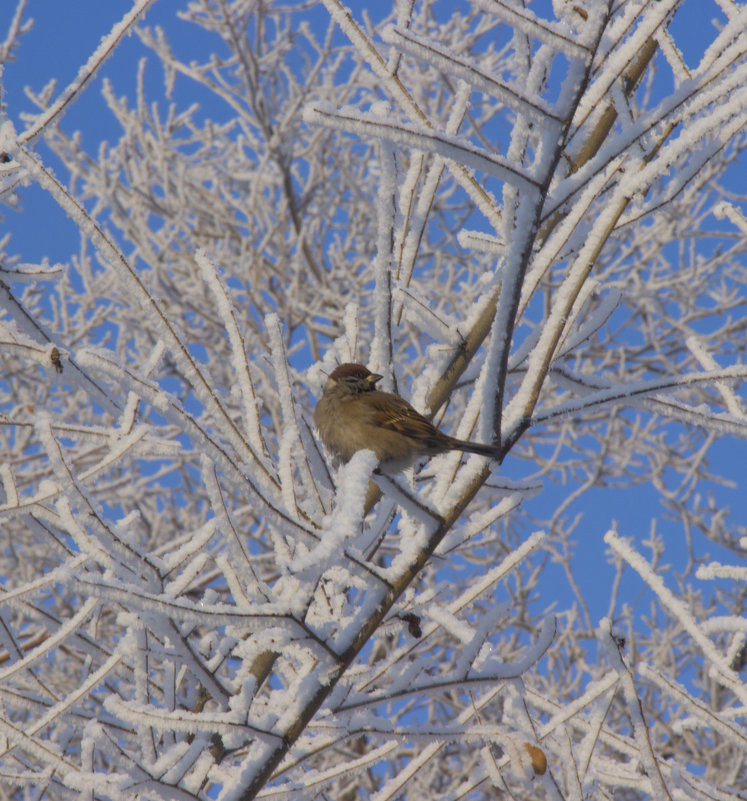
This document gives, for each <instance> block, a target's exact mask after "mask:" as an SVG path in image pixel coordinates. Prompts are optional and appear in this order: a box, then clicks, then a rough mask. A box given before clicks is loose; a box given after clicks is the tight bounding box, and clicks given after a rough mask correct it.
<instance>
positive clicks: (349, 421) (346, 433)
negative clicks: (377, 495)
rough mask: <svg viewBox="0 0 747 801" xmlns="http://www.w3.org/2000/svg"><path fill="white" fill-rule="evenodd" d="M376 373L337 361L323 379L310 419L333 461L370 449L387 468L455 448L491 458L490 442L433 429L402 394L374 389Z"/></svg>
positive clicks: (493, 454)
mask: <svg viewBox="0 0 747 801" xmlns="http://www.w3.org/2000/svg"><path fill="white" fill-rule="evenodd" d="M381 378H382V376H380V375H378V374H377V373H372V372H371V371H370V370H369V369H368V368H366V367H364V366H363V365H362V364H352V363H348V364H341V365H340V366H339V367H337V368H336V369H335V370H333V371H332V373H331V375H330V376H329V378H328V379H327V383H326V385H325V387H324V393H323V395H322V397H321V398H320V400H319V403H317V405H316V409H314V424H315V425H316V427H317V429H318V431H319V435H320V436H321V439H322V442H323V443H324V444H325V446H326V447H327V449H328V450H329V451H330V452H331V453H332V455H333V457H334V458H335V461H336V462H337V463H340V462H347V461H348V460H349V459H350V458H351V457H352V456H353V454H354V453H356V452H357V451H360V450H366V449H368V450H372V451H373V452H374V453H375V454H376V457H377V458H378V460H379V463H380V465H381V467H382V468H383V469H384V470H386V471H387V472H396V471H398V470H404V469H405V468H406V467H409V466H410V465H412V464H414V463H415V462H417V461H418V459H421V458H422V457H424V456H434V455H436V454H438V453H444V452H445V451H450V450H458V451H465V452H467V453H477V454H480V455H481V456H490V457H496V456H497V452H496V448H495V446H493V445H482V444H480V443H477V442H467V441H466V440H462V439H455V438H454V437H450V436H449V435H448V434H444V433H443V432H441V431H439V430H438V429H437V428H436V427H435V426H434V425H433V424H432V423H431V422H430V421H429V420H427V419H426V418H425V417H423V415H422V414H420V412H418V411H416V410H415V409H414V408H413V407H412V406H411V405H410V404H409V403H408V402H407V401H406V400H405V399H404V398H401V397H400V396H399V395H395V394H394V393H392V392H382V391H380V390H378V389H376V383H377V382H378V381H380V380H381Z"/></svg>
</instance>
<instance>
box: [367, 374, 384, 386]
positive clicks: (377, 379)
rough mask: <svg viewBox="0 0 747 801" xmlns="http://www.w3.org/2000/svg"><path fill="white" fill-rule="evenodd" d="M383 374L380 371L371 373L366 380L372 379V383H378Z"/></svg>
mask: <svg viewBox="0 0 747 801" xmlns="http://www.w3.org/2000/svg"><path fill="white" fill-rule="evenodd" d="M383 377H384V376H383V375H379V374H378V373H371V375H369V376H366V381H370V382H371V383H372V384H374V385H375V384H376V382H377V381H381V379H382V378H383Z"/></svg>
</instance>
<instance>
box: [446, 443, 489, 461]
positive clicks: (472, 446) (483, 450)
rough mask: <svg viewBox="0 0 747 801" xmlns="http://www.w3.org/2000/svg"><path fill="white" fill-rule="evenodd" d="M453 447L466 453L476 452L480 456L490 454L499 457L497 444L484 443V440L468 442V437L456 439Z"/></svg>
mask: <svg viewBox="0 0 747 801" xmlns="http://www.w3.org/2000/svg"><path fill="white" fill-rule="evenodd" d="M452 447H453V448H454V449H456V450H460V451H464V452H465V453H476V454H478V455H480V456H489V457H490V458H491V459H497V458H498V455H499V451H498V446H497V445H484V444H483V443H482V442H467V440H466V439H454V440H453V443H452Z"/></svg>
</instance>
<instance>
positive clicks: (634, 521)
mask: <svg viewBox="0 0 747 801" xmlns="http://www.w3.org/2000/svg"><path fill="white" fill-rule="evenodd" d="M10 2H11V0H6V4H9V3H10ZM348 5H350V6H351V7H352V9H353V11H354V13H357V12H358V11H359V10H360V8H362V7H363V5H364V4H361V3H356V2H349V3H348ZM365 5H369V7H372V6H371V4H370V3H368V4H365ZM130 6H131V3H130V2H129V1H128V0H107V2H101V1H100V0H72V1H71V2H65V3H62V2H59V0H28V4H27V11H26V17H27V18H28V17H33V18H34V20H35V23H34V28H33V30H32V31H31V32H30V33H28V34H27V35H26V36H24V37H23V38H22V40H21V46H20V48H19V49H18V50H16V51H15V54H14V55H15V60H14V61H13V62H11V63H10V64H8V65H7V67H6V70H5V75H4V86H5V96H4V102H5V104H6V108H7V110H8V112H9V114H10V117H11V119H12V120H13V122H14V124H15V125H16V128H17V130H19V131H20V130H23V129H24V127H25V124H24V123H23V121H22V120H21V118H20V112H22V111H26V112H28V111H31V110H32V108H33V107H32V105H31V103H30V101H28V99H27V98H26V97H25V96H24V91H23V90H24V86H25V85H30V86H32V87H33V88H34V89H35V90H36V91H39V90H41V88H42V87H43V86H44V85H45V84H46V83H47V82H48V81H49V80H50V79H51V78H56V79H57V81H58V84H57V90H58V91H59V90H60V89H62V88H63V87H64V86H65V85H66V84H67V83H68V82H69V81H71V80H72V79H73V78H74V77H75V75H76V73H77V71H78V69H79V67H80V66H81V65H82V64H84V63H85V61H86V60H87V58H88V57H89V55H90V54H91V52H92V51H93V50H94V49H95V48H96V46H97V44H98V42H99V40H100V38H101V37H102V36H103V35H105V34H106V33H107V32H108V31H109V30H110V28H111V26H112V25H113V24H114V23H116V22H117V21H118V20H119V19H120V18H121V16H122V15H123V14H124V13H125V12H126V11H127V10H128V9H129V8H130ZM183 6H184V2H182V0H157V1H156V2H155V4H154V6H153V7H152V8H151V10H150V11H149V12H148V14H147V16H146V20H145V21H146V23H147V24H148V25H158V24H161V25H163V26H164V27H166V28H167V31H168V33H169V37H170V38H171V39H172V40H173V41H174V42H175V44H176V49H177V52H180V53H181V54H182V55H183V56H184V57H185V58H186V59H187V60H188V59H189V58H190V57H198V56H199V53H198V52H197V48H199V47H201V46H204V40H203V39H200V38H199V37H197V36H195V31H194V30H193V26H191V25H190V24H189V23H184V22H180V21H179V20H177V19H175V13H176V11H177V10H179V9H180V8H182V7H183ZM706 6H707V7H708V9H709V10H706ZM717 16H718V9H717V6H716V5H715V4H712V3H710V2H702V0H690V2H688V3H686V4H685V7H684V8H683V10H682V11H681V12H679V13H678V15H677V17H676V19H675V21H674V23H673V28H674V31H675V33H676V34H677V35H678V36H679V37H680V38H679V40H678V43H679V44H680V45H681V46H682V47H683V50H684V55H685V58H686V60H688V61H689V62H690V63H695V62H696V61H697V60H698V58H699V57H700V56H701V55H702V52H703V49H704V41H706V37H704V36H703V34H702V28H703V26H704V25H706V26H708V27H709V28H710V19H711V18H712V17H717ZM192 49H194V55H193V56H190V55H189V54H190V52H192ZM141 57H147V58H148V67H147V69H148V72H147V75H148V79H149V84H150V82H151V81H152V86H153V94H154V96H157V95H158V93H159V92H160V91H161V70H160V68H159V67H158V64H157V59H156V58H155V57H154V56H153V55H152V54H149V53H147V52H146V51H145V50H144V48H143V47H142V46H141V44H140V42H139V40H138V38H137V37H136V36H130V37H127V38H126V39H125V40H124V41H123V42H122V43H121V45H120V46H119V48H118V49H117V51H116V52H115V53H114V54H113V56H112V57H111V58H110V60H109V61H108V62H107V63H106V64H105V65H104V66H103V68H102V69H101V71H100V73H99V74H97V76H96V78H95V80H94V82H93V83H92V85H90V86H89V87H88V88H87V89H86V91H85V92H84V93H83V95H82V96H81V98H79V99H78V100H77V101H76V103H75V104H74V105H73V106H72V108H70V109H69V110H68V111H67V112H66V114H65V117H64V120H63V122H62V125H63V127H64V128H65V130H67V131H68V132H72V131H75V130H80V131H82V139H83V144H84V147H85V148H86V149H87V150H88V152H89V153H91V154H92V155H95V154H96V152H97V149H98V143H99V142H100V141H102V140H105V139H109V140H114V139H116V138H117V137H118V136H119V134H120V129H119V127H118V125H117V124H116V122H115V121H114V119H113V118H112V116H111V114H110V113H109V112H108V110H107V109H106V106H105V104H104V102H103V100H102V99H101V83H102V79H103V78H104V77H106V78H108V79H110V80H111V81H112V82H113V84H114V87H115V92H116V93H117V94H128V95H131V93H132V91H133V89H134V86H135V65H136V64H137V61H138V59H140V58H141ZM179 92H185V93H188V92H189V88H188V87H186V86H184V85H183V84H178V89H177V99H184V100H185V102H192V99H191V98H190V97H189V95H188V94H185V95H183V96H182V97H180V96H179V94H178V93H179ZM38 149H39V152H40V153H41V154H42V156H43V157H44V158H45V160H46V161H47V163H48V164H50V165H51V166H52V167H53V169H54V170H55V172H56V173H57V174H58V176H59V177H60V178H62V179H63V180H65V173H64V166H63V165H59V164H56V163H55V160H54V158H53V157H52V154H50V153H49V151H48V150H46V148H45V147H44V145H43V143H40V144H39V148H38ZM736 188H737V187H735V189H736ZM742 191H743V187H742ZM20 195H21V199H22V209H21V210H20V211H12V210H6V209H2V210H0V213H2V215H3V218H4V219H3V222H2V229H3V230H4V231H10V232H11V233H12V240H11V243H10V245H9V246H8V248H7V250H8V252H9V253H10V254H18V255H19V256H20V258H21V261H24V262H34V261H39V260H41V259H43V258H47V259H49V261H50V262H52V263H54V262H58V261H59V262H67V261H68V260H69V259H70V257H71V255H73V254H74V253H76V251H77V250H78V248H79V246H80V242H79V235H78V232H77V229H76V228H75V226H74V225H73V224H72V222H71V221H69V220H67V219H66V218H65V215H64V214H63V213H62V212H61V210H60V209H59V208H58V207H57V206H56V204H55V203H54V202H53V201H52V200H51V199H50V198H49V197H48V196H47V195H46V194H45V193H44V192H42V191H41V190H39V189H38V188H36V187H28V188H24V189H22V190H21V192H20ZM712 453H713V456H712V460H711V461H712V464H713V467H714V470H715V472H717V473H719V472H721V473H725V474H727V475H730V476H731V477H733V478H740V477H741V473H743V465H744V462H745V456H744V444H743V443H741V442H735V441H722V442H719V443H717V444H716V446H714V449H713V452H712ZM511 464H512V463H511V460H510V459H509V460H508V461H507V469H508V470H510V469H511ZM515 464H516V468H515V469H516V470H521V471H522V474H523V473H524V472H525V471H526V465H521V464H519V463H515ZM512 477H514V478H519V477H520V475H518V474H516V475H512ZM712 490H713V493H714V496H715V498H716V501H717V505H719V506H721V505H729V506H730V507H731V509H732V516H733V518H734V519H736V520H737V521H738V522H740V523H741V524H742V525H744V524H745V523H747V493H746V492H745V491H744V489H741V490H740V489H738V488H737V489H730V488H726V487H720V486H717V485H714V486H713V488H712ZM567 491H568V489H567V488H564V487H556V486H552V485H548V486H547V488H546V490H545V493H544V498H543V501H542V508H545V509H546V508H548V504H547V501H548V500H549V499H550V498H553V497H554V498H562V497H564V493H565V492H567ZM578 511H582V512H583V513H584V518H583V521H582V523H581V524H580V526H579V528H578V536H577V538H576V539H578V540H579V541H580V542H582V543H583V547H581V548H580V549H579V551H578V554H577V556H576V558H575V561H574V564H575V567H576V570H577V574H578V576H579V578H580V579H581V580H583V578H584V577H588V580H590V581H595V582H598V583H599V584H600V587H599V593H598V594H597V593H592V597H593V598H594V599H595V600H594V608H593V610H592V615H593V617H595V618H597V619H598V617H600V616H601V615H603V614H606V612H607V608H606V602H605V599H606V598H607V594H606V591H607V590H608V587H609V582H610V581H611V579H612V576H613V574H614V573H613V570H612V567H611V566H610V565H609V564H608V561H607V557H606V556H605V550H606V547H605V545H604V543H603V542H602V536H603V534H604V532H605V531H606V530H607V529H608V528H609V527H610V526H611V525H612V522H613V521H618V523H619V531H620V533H621V534H622V535H629V536H633V537H635V539H636V540H637V541H638V542H640V541H641V540H644V539H646V537H647V536H648V534H649V531H650V528H651V519H652V517H657V518H658V529H659V531H660V532H661V533H663V534H664V536H665V539H666V540H667V541H668V542H672V543H678V542H680V541H681V538H682V532H681V525H679V524H678V523H677V522H676V521H668V520H666V519H663V518H662V516H661V512H662V509H661V507H660V505H659V503H658V495H657V493H656V491H655V490H654V489H653V488H652V487H649V486H642V487H637V488H632V489H627V490H619V489H610V490H601V489H600V490H595V491H593V492H592V493H590V494H589V495H587V496H585V498H584V500H583V502H582V504H580V505H579V507H578V508H572V509H571V511H570V514H573V513H574V512H578ZM537 514H538V515H539V514H540V511H539V509H537ZM700 550H701V551H703V550H705V551H707V552H708V553H710V554H711V556H712V557H713V558H721V559H723V560H724V561H733V556H727V555H725V554H720V553H719V549H717V548H716V547H715V546H713V545H712V543H702V548H701V549H700ZM685 558H686V555H685V553H684V550H683V549H679V548H677V547H676V546H675V547H674V548H670V549H669V550H668V552H667V554H666V561H668V562H672V563H673V564H675V565H678V564H679V563H680V562H681V561H682V560H684V559H685ZM680 566H681V565H680ZM558 581H559V586H560V582H564V579H561V578H560V576H559V578H558ZM595 622H596V621H595Z"/></svg>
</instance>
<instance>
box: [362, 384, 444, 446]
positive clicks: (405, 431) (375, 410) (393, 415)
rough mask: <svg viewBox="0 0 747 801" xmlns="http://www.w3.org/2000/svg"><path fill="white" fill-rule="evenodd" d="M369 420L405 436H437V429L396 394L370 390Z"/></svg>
mask: <svg viewBox="0 0 747 801" xmlns="http://www.w3.org/2000/svg"><path fill="white" fill-rule="evenodd" d="M368 400H370V402H371V420H370V422H371V423H372V424H373V425H375V426H377V427H378V428H383V429H386V430H387V431H396V432H397V433H398V434H402V435H403V436H405V437H413V438H414V439H418V440H423V439H431V438H433V437H435V438H438V437H439V431H438V429H437V428H436V427H435V426H434V425H433V423H431V422H430V421H429V420H427V419H426V418H425V417H423V415H422V414H420V412H418V411H416V410H415V409H414V408H413V407H412V406H410V404H409V403H408V402H407V401H406V400H404V398H400V397H399V396H398V395H392V394H390V393H388V392H372V393H371V394H370V395H369V397H368Z"/></svg>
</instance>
